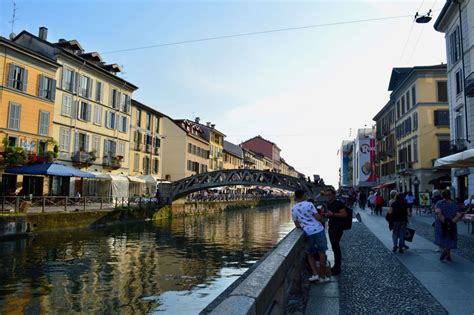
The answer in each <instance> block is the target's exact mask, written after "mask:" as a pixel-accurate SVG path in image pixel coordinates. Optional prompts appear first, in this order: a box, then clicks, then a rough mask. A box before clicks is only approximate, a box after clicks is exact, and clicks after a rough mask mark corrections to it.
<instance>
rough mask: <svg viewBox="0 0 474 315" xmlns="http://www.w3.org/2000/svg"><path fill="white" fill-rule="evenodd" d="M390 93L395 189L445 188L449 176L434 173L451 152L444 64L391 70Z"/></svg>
mask: <svg viewBox="0 0 474 315" xmlns="http://www.w3.org/2000/svg"><path fill="white" fill-rule="evenodd" d="M389 91H391V94H390V100H391V102H392V103H393V104H394V109H393V115H394V119H395V123H394V126H395V138H396V156H397V164H396V170H395V171H396V174H397V188H398V190H399V191H403V192H408V191H411V192H415V193H418V192H419V191H426V190H432V189H433V188H444V187H443V184H442V182H443V181H444V178H445V177H446V175H448V174H447V173H446V171H442V170H436V169H435V168H434V167H433V163H434V160H436V159H437V158H439V157H443V156H446V155H448V154H449V152H450V141H449V110H448V103H447V80H446V65H443V64H441V65H434V66H420V67H413V68H394V69H393V70H392V75H391V78H390V83H389ZM392 125H393V124H392ZM421 148H423V149H422V150H421ZM448 176H449V175H448Z"/></svg>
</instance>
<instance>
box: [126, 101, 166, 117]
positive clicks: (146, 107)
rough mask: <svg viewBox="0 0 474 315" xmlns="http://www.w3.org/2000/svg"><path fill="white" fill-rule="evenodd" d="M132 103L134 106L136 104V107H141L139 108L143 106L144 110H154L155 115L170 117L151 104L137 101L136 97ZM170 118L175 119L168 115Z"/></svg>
mask: <svg viewBox="0 0 474 315" xmlns="http://www.w3.org/2000/svg"><path fill="white" fill-rule="evenodd" d="M132 105H133V106H136V107H139V108H142V109H144V110H146V111H149V112H152V113H153V114H155V115H158V116H161V117H168V116H166V115H165V114H163V113H161V112H159V111H157V110H156V109H154V108H151V107H150V106H147V105H145V104H143V103H141V102H139V101H137V100H136V99H132ZM168 118H169V119H171V120H173V119H172V118H171V117H168Z"/></svg>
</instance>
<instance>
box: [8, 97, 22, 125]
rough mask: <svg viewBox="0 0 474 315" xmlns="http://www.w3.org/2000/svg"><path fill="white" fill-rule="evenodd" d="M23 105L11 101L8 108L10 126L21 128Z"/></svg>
mask: <svg viewBox="0 0 474 315" xmlns="http://www.w3.org/2000/svg"><path fill="white" fill-rule="evenodd" d="M20 117H21V105H20V104H16V103H10V108H9V110H8V128H9V129H14V130H20Z"/></svg>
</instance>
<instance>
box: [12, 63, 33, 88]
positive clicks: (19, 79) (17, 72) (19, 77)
mask: <svg viewBox="0 0 474 315" xmlns="http://www.w3.org/2000/svg"><path fill="white" fill-rule="evenodd" d="M8 87H10V88H13V89H17V90H20V91H23V92H26V89H27V87H28V70H26V69H25V68H23V67H20V66H17V65H15V64H13V63H10V64H9V65H8Z"/></svg>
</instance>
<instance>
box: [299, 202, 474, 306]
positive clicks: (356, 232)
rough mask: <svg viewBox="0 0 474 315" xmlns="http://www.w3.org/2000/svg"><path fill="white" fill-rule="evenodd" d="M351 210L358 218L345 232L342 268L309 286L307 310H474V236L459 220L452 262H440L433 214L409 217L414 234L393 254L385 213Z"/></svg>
mask: <svg viewBox="0 0 474 315" xmlns="http://www.w3.org/2000/svg"><path fill="white" fill-rule="evenodd" d="M385 211H386V210H385ZM385 211H384V213H385ZM354 212H359V213H360V215H361V218H362V223H354V224H353V227H352V229H351V230H350V231H346V232H345V233H344V237H343V239H342V241H341V246H342V250H343V271H342V273H341V275H340V276H337V277H332V278H333V281H332V282H331V283H329V284H315V285H312V286H311V288H310V291H309V296H308V299H307V304H306V310H305V313H306V314H335V313H337V310H339V313H340V314H354V313H358V314H361V313H364V314H400V313H411V314H417V313H425V314H426V313H430V314H446V313H449V314H473V313H474V298H473V296H472V293H473V291H474V254H473V250H472V248H473V247H474V237H473V236H471V235H469V234H468V233H467V228H466V227H465V226H464V223H463V222H460V223H458V225H459V229H460V235H459V250H457V251H455V252H454V255H453V262H447V261H444V262H441V261H440V260H439V255H440V254H439V253H438V252H436V249H437V247H436V246H435V245H434V244H433V242H432V238H433V228H432V227H431V223H432V218H430V217H426V216H425V217H412V218H410V227H412V228H414V229H415V230H416V235H415V238H414V240H413V242H412V243H407V244H408V245H409V246H410V249H409V250H407V251H405V253H403V254H399V253H396V254H394V253H392V247H393V245H392V239H391V233H390V231H389V230H388V227H387V222H386V221H385V217H384V215H383V216H374V215H370V214H369V210H365V211H364V210H360V209H357V208H356V209H354ZM338 302H339V305H335V304H336V303H338ZM327 305H331V307H327Z"/></svg>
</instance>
